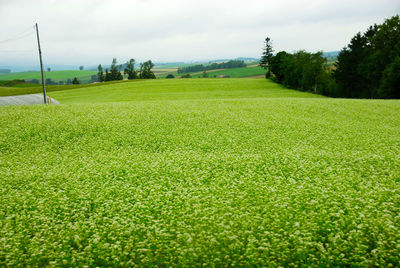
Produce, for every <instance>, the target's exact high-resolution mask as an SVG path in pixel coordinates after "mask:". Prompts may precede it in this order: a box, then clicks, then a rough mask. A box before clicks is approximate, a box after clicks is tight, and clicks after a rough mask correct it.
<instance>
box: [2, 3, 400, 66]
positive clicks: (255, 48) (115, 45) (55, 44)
mask: <svg viewBox="0 0 400 268" xmlns="http://www.w3.org/2000/svg"><path fill="white" fill-rule="evenodd" d="M399 13H400V0H299V1H297V0H296V1H294V0H293V1H289V0H279V1H269V0H247V1H246V0H240V1H236V0H214V1H209V0H201V1H193V0H186V1H183V0H131V1H127V0H126V1H122V0H113V1H111V0H108V1H101V0H80V1H74V0H70V1H69V0H62V1H61V0H57V1H56V0H26V1H22V0H0V25H1V30H0V65H6V64H9V65H10V64H27V65H29V64H36V63H37V60H38V56H37V53H36V51H35V49H37V44H36V39H35V35H34V32H33V27H32V26H33V25H34V23H35V22H38V24H39V30H40V38H41V43H42V50H43V57H44V61H45V63H47V64H73V65H78V64H83V65H92V64H98V63H103V64H104V63H110V62H111V59H112V58H113V57H116V58H117V59H118V61H119V62H125V61H127V60H128V59H129V58H135V59H137V61H142V60H147V59H152V60H153V61H155V62H171V61H196V60H211V59H222V58H236V57H259V56H260V53H261V50H262V47H263V40H264V39H265V37H266V36H269V37H270V38H271V39H272V40H273V47H274V50H275V51H276V52H278V51H280V50H286V51H289V52H292V51H296V50H300V49H305V50H308V51H312V52H314V51H318V50H323V51H334V50H340V49H341V48H343V47H344V46H345V45H347V44H348V42H349V41H350V39H351V38H352V36H354V35H355V34H356V33H357V32H359V31H362V32H363V31H365V30H366V28H367V27H368V26H369V25H372V24H374V23H382V22H383V21H384V19H385V18H389V17H391V16H393V15H396V14H399ZM25 34H26V35H25ZM13 37H16V38H17V40H9V41H5V42H4V40H7V39H10V38H13ZM19 37H22V38H21V39H18V38H19Z"/></svg>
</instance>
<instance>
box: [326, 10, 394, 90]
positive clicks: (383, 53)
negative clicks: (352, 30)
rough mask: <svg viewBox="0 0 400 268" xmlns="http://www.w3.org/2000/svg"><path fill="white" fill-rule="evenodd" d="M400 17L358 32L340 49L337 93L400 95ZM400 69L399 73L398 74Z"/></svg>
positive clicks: (336, 74)
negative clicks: (399, 92)
mask: <svg viewBox="0 0 400 268" xmlns="http://www.w3.org/2000/svg"><path fill="white" fill-rule="evenodd" d="M398 57H400V17H399V15H397V16H394V17H392V18H389V19H387V20H385V22H384V23H383V24H381V25H373V26H370V27H369V28H368V29H367V31H366V32H365V33H357V34H356V35H355V36H354V37H353V38H352V39H351V41H350V44H349V45H347V46H346V47H345V48H343V49H342V51H341V52H340V53H339V56H338V61H337V64H336V70H335V72H334V77H335V79H336V82H337V85H338V87H337V96H340V97H350V98H399V95H398V85H399V84H398V82H397V79H398V71H396V70H398V68H399V59H398ZM396 72H397V74H396Z"/></svg>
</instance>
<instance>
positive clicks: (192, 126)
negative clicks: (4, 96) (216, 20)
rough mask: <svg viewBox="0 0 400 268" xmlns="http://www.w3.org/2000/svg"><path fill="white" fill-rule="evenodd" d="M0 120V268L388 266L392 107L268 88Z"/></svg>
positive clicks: (398, 163)
mask: <svg viewBox="0 0 400 268" xmlns="http://www.w3.org/2000/svg"><path fill="white" fill-rule="evenodd" d="M52 97H54V98H56V99H58V100H59V101H60V102H61V105H58V106H42V105H37V106H19V107H17V106H13V107H0V152H1V154H0V180H1V187H0V191H1V194H0V265H1V266H29V267H31V266H46V265H49V266H66V267H76V266H85V265H86V266H91V267H95V266H148V267H150V266H156V265H157V266H213V267H214V266H215V267H221V266H222V267H225V266H246V267H251V266H267V267H277V266H281V267H290V266H303V267H307V266H318V267H326V266H340V267H345V266H355V267H360V266H361V267H372V266H383V267H390V266H393V267H394V266H397V265H398V264H399V263H400V257H399V256H400V247H399V245H400V217H399V215H400V187H399V184H400V116H399V114H400V101H398V100H355V99H353V100H348V99H331V98H324V97H320V96H318V95H313V94H307V93H302V92H298V91H292V90H287V89H284V88H282V87H281V86H279V85H277V84H274V83H272V82H269V81H267V80H265V79H171V80H166V79H163V80H148V81H140V80H139V81H134V82H127V83H120V84H113V85H107V84H105V85H99V86H91V87H88V88H79V89H71V90H64V91H57V92H53V96H52Z"/></svg>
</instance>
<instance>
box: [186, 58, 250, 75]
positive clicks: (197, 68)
mask: <svg viewBox="0 0 400 268" xmlns="http://www.w3.org/2000/svg"><path fill="white" fill-rule="evenodd" d="M241 67H246V64H245V63H244V61H242V60H230V61H227V62H221V63H212V64H209V65H203V64H197V65H191V66H186V67H180V68H178V74H181V73H193V72H201V71H208V70H215V69H229V68H241Z"/></svg>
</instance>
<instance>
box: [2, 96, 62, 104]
mask: <svg viewBox="0 0 400 268" xmlns="http://www.w3.org/2000/svg"><path fill="white" fill-rule="evenodd" d="M47 103H48V104H54V105H58V104H60V102H58V101H57V100H56V99H53V98H51V97H49V96H47ZM33 104H43V95H42V94H29V95H17V96H7V97H0V106H4V105H33Z"/></svg>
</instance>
